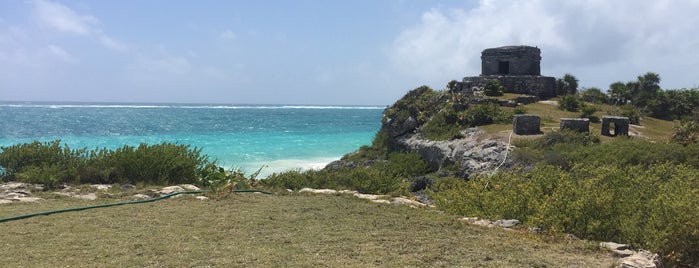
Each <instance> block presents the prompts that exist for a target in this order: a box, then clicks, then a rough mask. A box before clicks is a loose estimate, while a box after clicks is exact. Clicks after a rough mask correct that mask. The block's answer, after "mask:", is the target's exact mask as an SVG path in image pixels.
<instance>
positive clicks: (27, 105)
mask: <svg viewBox="0 0 699 268" xmlns="http://www.w3.org/2000/svg"><path fill="white" fill-rule="evenodd" d="M0 107H23V108H51V109H60V108H142V109H143V108H145V109H157V108H160V109H171V108H178V109H336V110H338V109H341V110H345V109H347V110H379V109H384V108H385V107H383V106H335V105H224V104H215V105H214V104H48V103H0Z"/></svg>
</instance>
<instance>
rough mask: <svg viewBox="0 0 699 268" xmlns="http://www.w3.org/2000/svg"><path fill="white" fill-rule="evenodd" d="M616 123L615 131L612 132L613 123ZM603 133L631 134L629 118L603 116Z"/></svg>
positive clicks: (605, 134)
mask: <svg viewBox="0 0 699 268" xmlns="http://www.w3.org/2000/svg"><path fill="white" fill-rule="evenodd" d="M612 124H614V133H612V132H611V125H612ZM602 135H603V136H609V137H615V136H620V135H624V136H628V135H629V118H628V117H622V116H602Z"/></svg>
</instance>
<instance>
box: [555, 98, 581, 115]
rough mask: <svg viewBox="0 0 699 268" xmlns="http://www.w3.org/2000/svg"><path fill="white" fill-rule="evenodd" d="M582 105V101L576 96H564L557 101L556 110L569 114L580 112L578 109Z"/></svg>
mask: <svg viewBox="0 0 699 268" xmlns="http://www.w3.org/2000/svg"><path fill="white" fill-rule="evenodd" d="M582 104H583V102H582V100H581V99H580V98H579V97H578V96H577V95H573V94H569V95H564V96H561V98H560V100H558V109H561V110H564V111H569V112H577V111H578V110H580V107H582Z"/></svg>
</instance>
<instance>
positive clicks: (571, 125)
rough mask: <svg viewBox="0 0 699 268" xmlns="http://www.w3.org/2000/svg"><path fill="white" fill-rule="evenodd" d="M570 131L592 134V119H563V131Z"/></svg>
mask: <svg viewBox="0 0 699 268" xmlns="http://www.w3.org/2000/svg"><path fill="white" fill-rule="evenodd" d="M564 129H569V130H572V131H576V132H581V133H588V132H590V119H587V118H561V130H564Z"/></svg>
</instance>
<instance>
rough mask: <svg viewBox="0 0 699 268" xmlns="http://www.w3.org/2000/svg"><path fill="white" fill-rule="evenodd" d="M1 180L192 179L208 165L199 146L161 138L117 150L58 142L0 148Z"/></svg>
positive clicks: (50, 183) (154, 181) (51, 183)
mask: <svg viewBox="0 0 699 268" xmlns="http://www.w3.org/2000/svg"><path fill="white" fill-rule="evenodd" d="M0 149H2V152H0V166H2V167H3V168H4V170H5V173H4V174H3V179H4V180H12V179H19V180H21V181H24V182H29V183H41V184H46V185H47V186H48V187H53V186H56V185H58V184H62V183H75V184H78V183H125V182H128V183H147V184H179V183H195V182H196V180H197V177H198V176H199V174H200V172H201V170H202V169H203V168H204V167H205V166H206V165H208V164H210V162H209V160H208V156H206V155H202V154H201V149H198V148H193V149H191V148H190V146H189V145H179V144H172V143H162V144H156V145H147V144H141V145H139V146H138V147H137V148H136V147H132V146H124V147H121V148H118V149H116V150H107V149H94V150H91V151H87V149H86V148H85V149H78V150H72V149H70V148H69V147H68V145H64V146H61V145H60V141H59V140H56V141H52V142H46V143H40V142H38V141H36V142H33V143H26V144H18V145H13V146H10V147H2V148H0Z"/></svg>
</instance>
